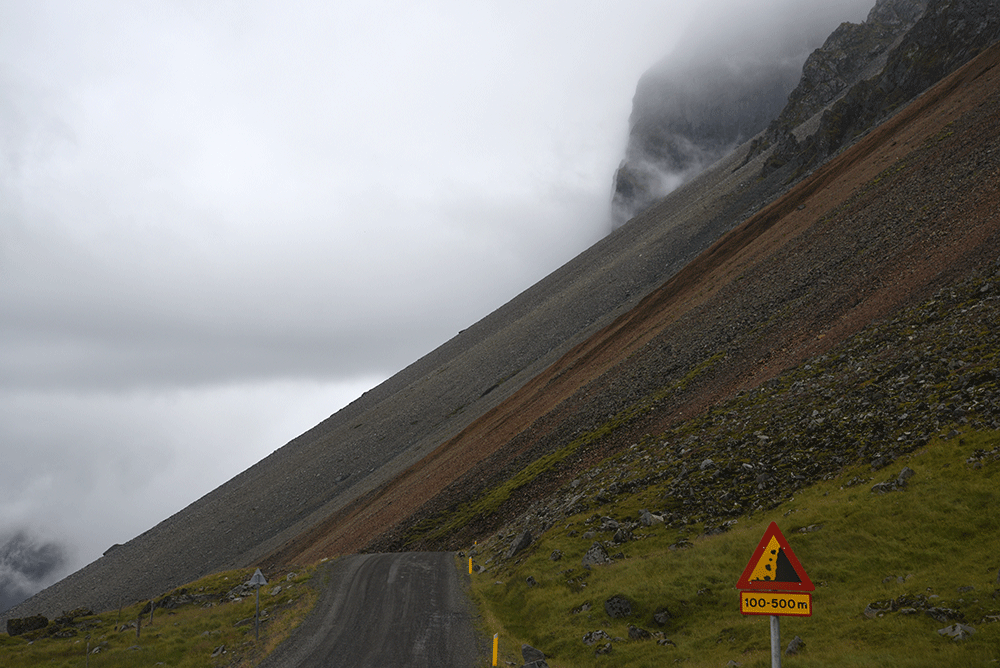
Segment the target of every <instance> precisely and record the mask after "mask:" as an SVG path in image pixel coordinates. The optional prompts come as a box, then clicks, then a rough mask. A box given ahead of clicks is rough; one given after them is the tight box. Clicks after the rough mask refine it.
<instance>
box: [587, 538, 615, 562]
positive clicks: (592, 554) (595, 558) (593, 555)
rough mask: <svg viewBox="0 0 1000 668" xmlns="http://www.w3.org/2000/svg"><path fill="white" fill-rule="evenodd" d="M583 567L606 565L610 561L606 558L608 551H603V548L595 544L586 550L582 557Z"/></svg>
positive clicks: (609, 558)
mask: <svg viewBox="0 0 1000 668" xmlns="http://www.w3.org/2000/svg"><path fill="white" fill-rule="evenodd" d="M582 561H583V565H584V566H594V565H597V564H606V563H608V562H610V561H611V557H609V556H608V551H607V550H605V549H604V546H603V545H601V544H600V543H598V542H595V543H594V544H593V545H591V546H590V549H589V550H587V552H586V554H584V555H583V559H582Z"/></svg>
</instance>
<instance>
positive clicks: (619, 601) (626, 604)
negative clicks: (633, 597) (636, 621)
mask: <svg viewBox="0 0 1000 668" xmlns="http://www.w3.org/2000/svg"><path fill="white" fill-rule="evenodd" d="M604 612H606V613H608V617H611V619H625V618H626V617H629V616H631V615H632V602H631V601H629V600H628V599H627V598H625V597H624V596H621V595H615V596H612V597H611V598H609V599H608V600H606V601H605V602H604Z"/></svg>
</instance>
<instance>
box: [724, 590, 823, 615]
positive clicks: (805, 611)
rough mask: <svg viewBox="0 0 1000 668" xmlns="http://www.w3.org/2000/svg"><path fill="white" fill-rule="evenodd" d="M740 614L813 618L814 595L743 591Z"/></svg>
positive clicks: (741, 593)
mask: <svg viewBox="0 0 1000 668" xmlns="http://www.w3.org/2000/svg"><path fill="white" fill-rule="evenodd" d="M740 612H741V613H743V614H744V615H792V616H795V617H812V613H813V611H812V594H811V593H806V594H794V593H791V592H787V591H741V592H740Z"/></svg>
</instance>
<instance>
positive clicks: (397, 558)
mask: <svg viewBox="0 0 1000 668" xmlns="http://www.w3.org/2000/svg"><path fill="white" fill-rule="evenodd" d="M319 577H321V578H326V582H325V583H324V584H323V585H322V587H323V591H322V594H321V595H320V599H319V602H318V603H317V605H316V608H315V610H313V612H312V613H311V614H310V615H309V617H308V618H306V620H305V621H304V622H303V623H302V625H301V626H300V627H299V628H298V629H297V630H296V631H295V632H294V633H293V635H292V637H291V638H289V639H288V640H287V641H286V642H285V643H284V644H283V645H282V646H281V647H279V648H278V649H277V650H276V651H275V652H274V653H273V654H272V655H271V656H270V657H268V659H267V660H266V661H265V662H264V663H262V664H261V668H278V667H279V666H281V667H282V668H320V667H323V668H327V667H328V666H352V667H353V668H385V667H386V666H393V667H394V668H395V667H399V668H403V667H409V668H423V667H430V666H450V667H454V668H471V667H472V666H475V665H476V662H477V659H478V647H477V639H476V634H475V631H474V630H473V626H472V607H471V603H470V602H469V601H468V599H467V598H466V596H465V594H464V592H463V587H462V583H461V582H460V576H459V573H458V568H457V565H456V563H455V555H454V553H452V552H403V553H391V554H356V555H350V556H346V557H342V558H340V559H338V560H337V561H336V562H335V563H334V564H333V565H331V566H330V567H329V569H328V572H327V574H326V575H323V574H320V575H319Z"/></svg>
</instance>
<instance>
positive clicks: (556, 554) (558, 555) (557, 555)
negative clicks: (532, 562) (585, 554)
mask: <svg viewBox="0 0 1000 668" xmlns="http://www.w3.org/2000/svg"><path fill="white" fill-rule="evenodd" d="M562 556H563V553H562V550H552V554H550V555H549V560H550V561H559V560H560V559H562Z"/></svg>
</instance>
